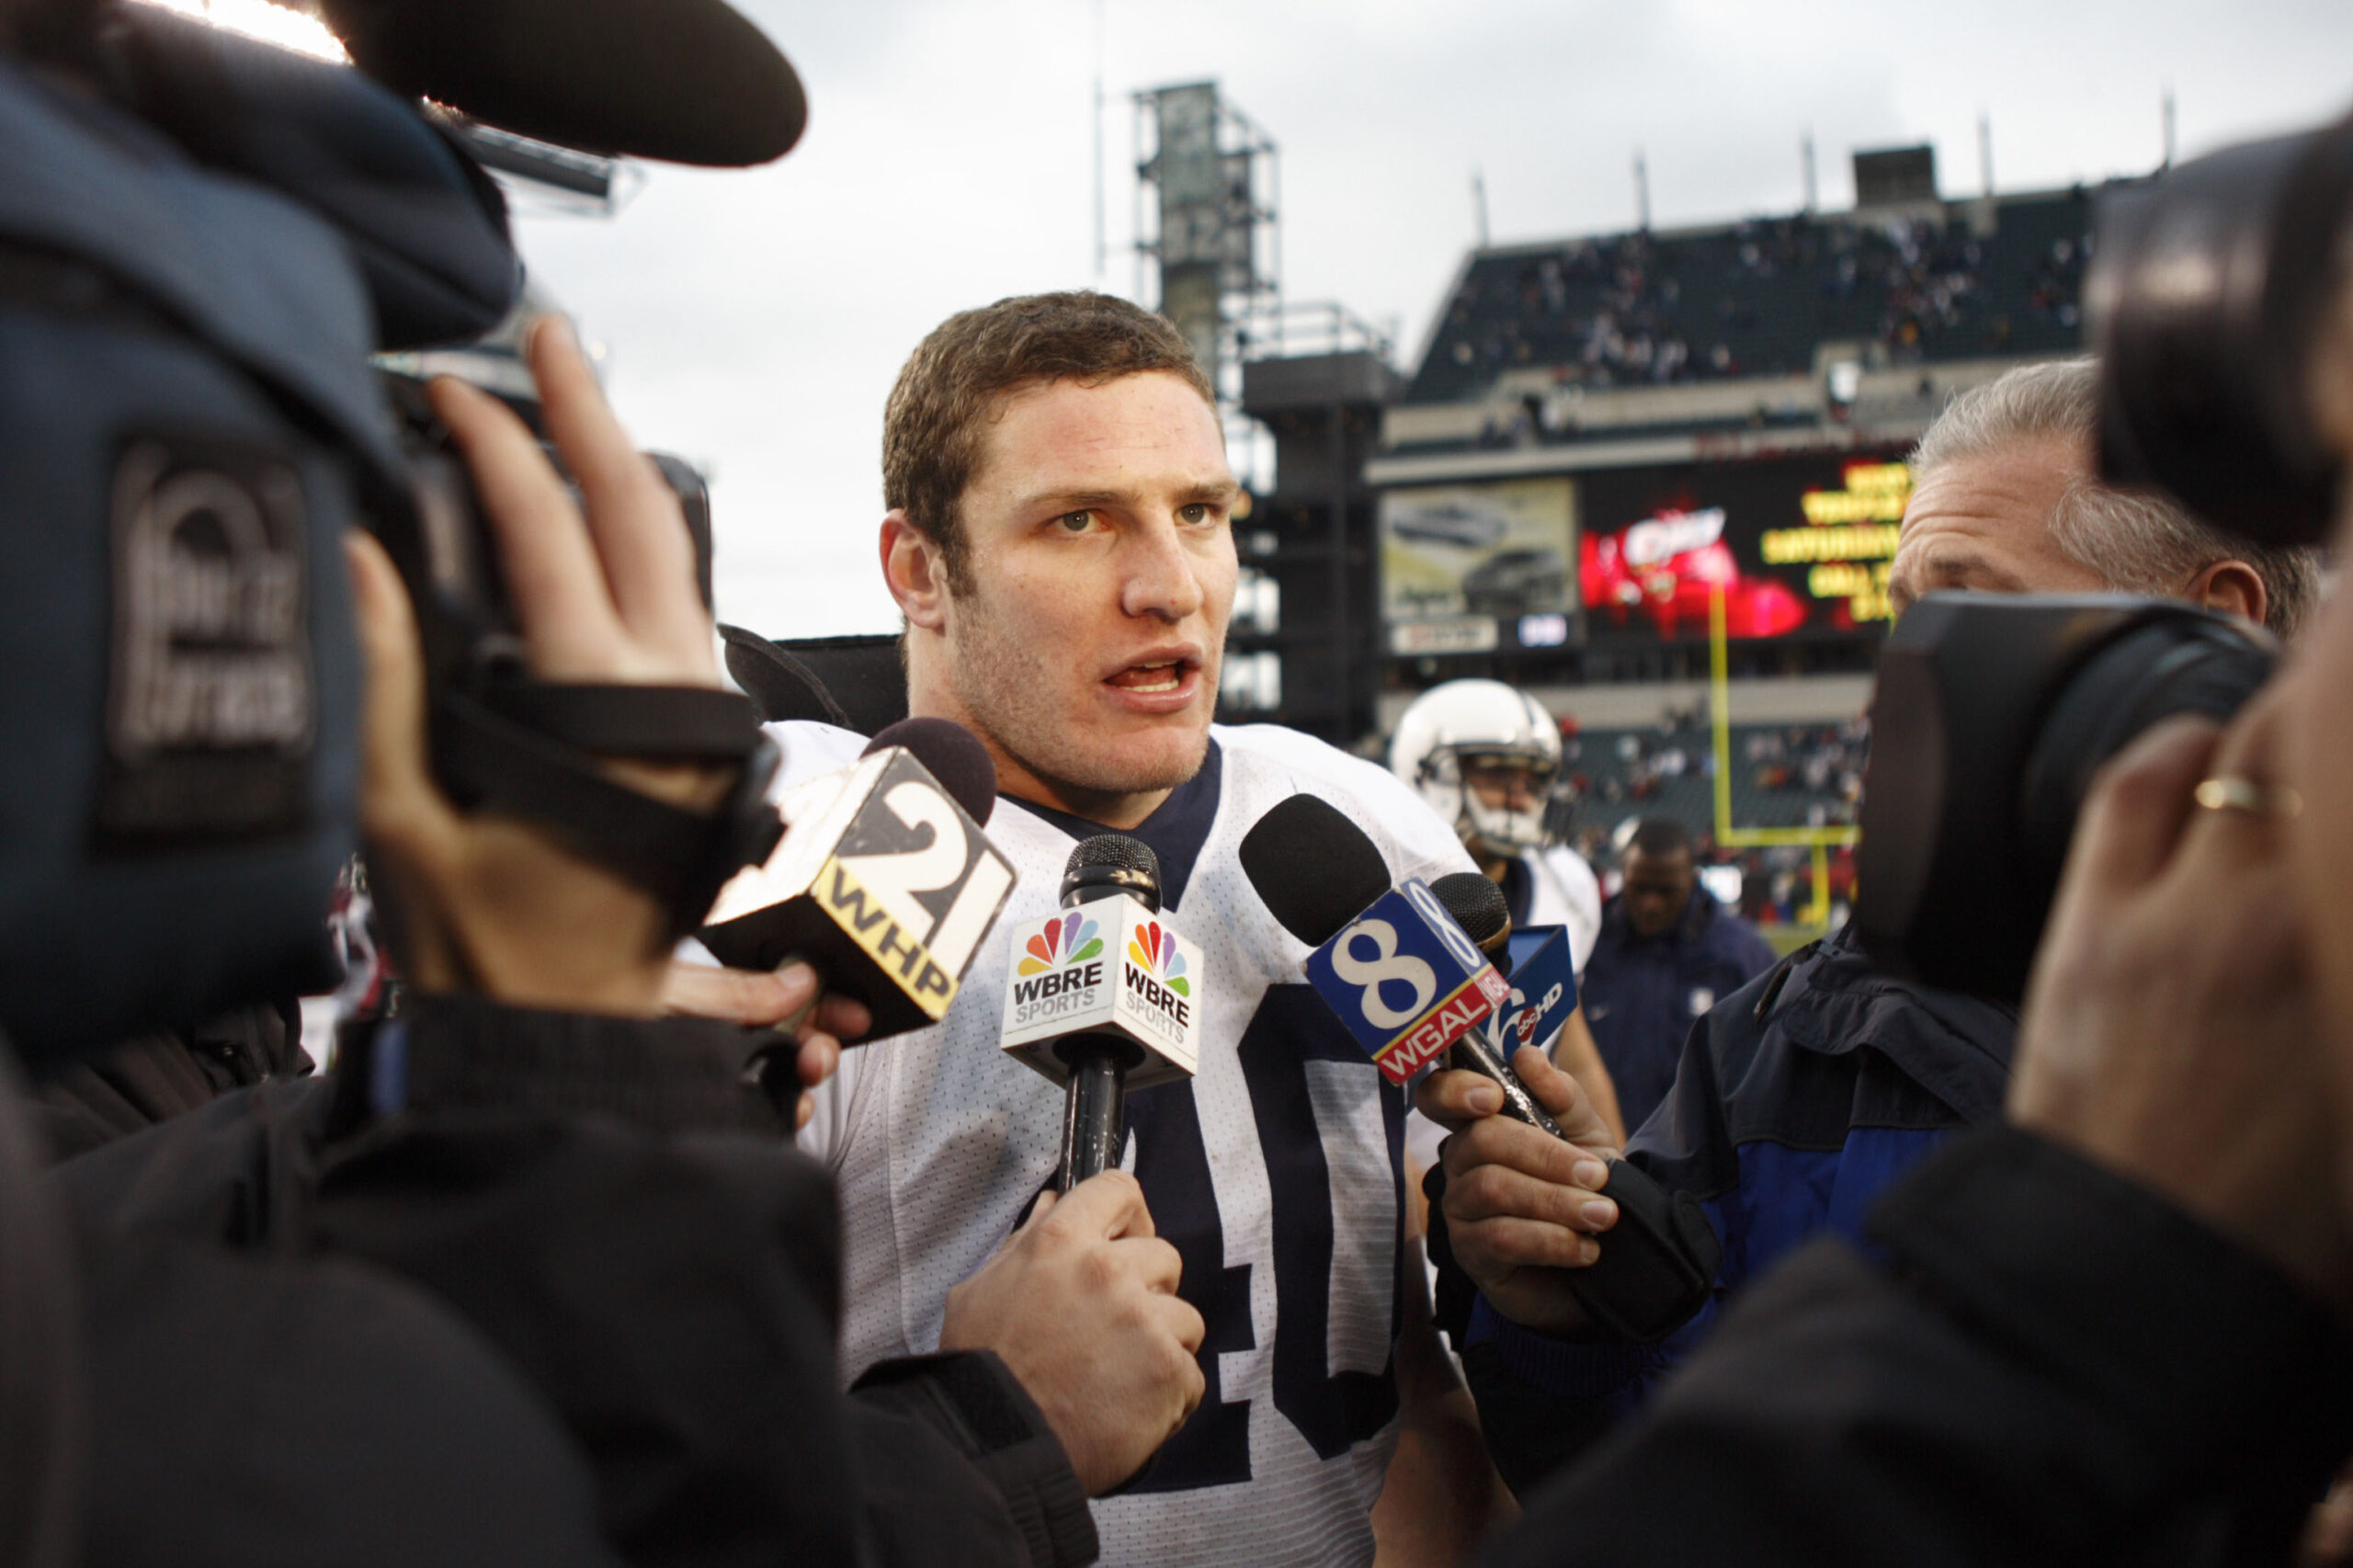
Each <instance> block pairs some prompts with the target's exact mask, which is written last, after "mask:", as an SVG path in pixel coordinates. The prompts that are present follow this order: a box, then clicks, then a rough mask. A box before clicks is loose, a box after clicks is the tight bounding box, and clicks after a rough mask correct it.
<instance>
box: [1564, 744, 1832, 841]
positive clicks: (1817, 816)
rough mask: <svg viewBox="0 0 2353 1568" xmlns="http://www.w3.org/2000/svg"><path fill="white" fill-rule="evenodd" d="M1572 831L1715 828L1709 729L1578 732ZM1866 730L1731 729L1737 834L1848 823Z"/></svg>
mask: <svg viewBox="0 0 2353 1568" xmlns="http://www.w3.org/2000/svg"><path fill="white" fill-rule="evenodd" d="M1564 750H1565V752H1566V754H1567V755H1566V756H1565V758H1564V760H1563V764H1562V768H1561V772H1562V777H1563V781H1564V785H1565V790H1566V792H1567V793H1569V794H1570V795H1572V796H1573V797H1574V812H1573V815H1572V816H1571V819H1570V831H1571V832H1572V833H1573V834H1574V835H1577V836H1579V837H1581V838H1582V837H1584V836H1585V835H1587V834H1589V833H1590V834H1597V835H1598V836H1600V837H1601V838H1604V839H1606V838H1607V837H1608V835H1610V834H1611V833H1612V832H1614V831H1615V830H1616V828H1617V826H1618V824H1620V823H1621V822H1623V821H1625V820H1627V819H1628V818H1630V817H1641V816H1671V817H1674V818H1676V819H1677V820H1678V821H1680V822H1682V823H1684V824H1686V825H1687V826H1688V827H1689V828H1690V829H1691V830H1692V831H1693V832H1694V833H1695V834H1704V833H1707V832H1708V831H1710V830H1711V828H1712V827H1713V825H1714V823H1715V813H1716V808H1715V756H1714V752H1713V749H1712V744H1711V737H1710V735H1709V733H1708V731H1707V730H1706V729H1705V728H1704V727H1701V726H1698V725H1685V726H1682V727H1680V728H1676V729H1660V728H1656V727H1654V728H1650V729H1639V730H1585V731H1582V732H1580V733H1577V734H1576V735H1574V736H1572V737H1570V738H1569V739H1568V740H1567V741H1566V742H1565V743H1564ZM1732 756H1733V769H1732V816H1733V822H1734V823H1736V824H1739V825H1740V826H1742V827H1824V826H1831V825H1836V824H1845V823H1851V822H1853V821H1854V820H1855V804H1856V801H1858V800H1859V799H1860V797H1861V794H1862V775H1863V766H1864V763H1865V762H1866V761H1867V760H1868V758H1869V756H1870V726H1869V725H1868V724H1867V723H1865V722H1863V721H1862V720H1859V719H1858V720H1856V721H1854V722H1851V723H1847V724H1734V725H1733V727H1732Z"/></svg>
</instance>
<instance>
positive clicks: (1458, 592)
mask: <svg viewBox="0 0 2353 1568" xmlns="http://www.w3.org/2000/svg"><path fill="white" fill-rule="evenodd" d="M1575 561H1576V493H1575V489H1574V486H1573V484H1572V483H1571V482H1570V481H1568V480H1566V479H1520V480H1499V481H1495V482H1492V483H1483V484H1441V485H1417V486H1414V487H1412V488H1408V489H1402V490H1392V491H1388V492H1386V493H1384V494H1382V495H1381V619H1383V620H1384V621H1385V622H1386V623H1387V627H1388V632H1389V645H1390V650H1391V652H1392V653H1484V652H1486V651H1488V650H1490V649H1494V648H1496V647H1499V646H1506V647H1509V646H1535V647H1557V646H1559V645H1561V644H1563V643H1565V642H1568V641H1569V640H1570V638H1571V635H1572V633H1573V631H1574V618H1575V614H1576V585H1575V581H1574V571H1575V566H1574V562H1575Z"/></svg>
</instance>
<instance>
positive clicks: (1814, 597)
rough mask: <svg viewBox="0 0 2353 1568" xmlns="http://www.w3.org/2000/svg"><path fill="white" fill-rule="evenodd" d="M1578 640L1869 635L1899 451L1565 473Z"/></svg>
mask: <svg viewBox="0 0 2353 1568" xmlns="http://www.w3.org/2000/svg"><path fill="white" fill-rule="evenodd" d="M1577 491H1578V496H1577V512H1578V523H1579V525H1580V528H1579V538H1578V540H1577V585H1578V597H1579V599H1580V601H1581V607H1582V608H1583V611H1584V622H1585V626H1584V630H1585V634H1586V642H1587V643H1588V644H1590V645H1593V646H1598V647H1608V646H1626V645H1631V644H1635V643H1642V642H1705V641H1707V637H1708V601H1709V597H1710V595H1711V592H1712V591H1713V590H1714V589H1715V588H1716V586H1717V585H1722V588H1723V594H1724V629H1725V633H1726V635H1727V636H1729V637H1731V638H1733V639H1739V640H1751V641H1754V640H1759V639H1772V638H1807V639H1826V638H1847V637H1868V638H1876V637H1878V636H1879V635H1881V633H1882V632H1884V631H1886V629H1887V626H1888V621H1889V610H1888V599H1887V574H1888V568H1889V566H1890V564H1891V563H1892V562H1893V558H1894V555H1895V538H1896V530H1897V525H1898V524H1899V523H1900V522H1901V521H1902V519H1903V517H1904V502H1905V500H1906V499H1907V498H1908V497H1909V496H1910V495H1911V493H1912V475H1911V471H1910V470H1909V469H1908V468H1907V467H1905V466H1904V460H1903V455H1902V454H1901V453H1900V452H1894V453H1878V454H1870V455H1861V454H1851V453H1850V454H1840V455H1836V456H1831V455H1824V456H1806V457H1792V458H1772V459H1766V460H1756V461H1745V462H1720V463H1684V464H1677V465H1676V466H1674V467H1670V468H1655V469H1628V470H1620V471H1616V472H1602V473H1591V474H1586V475H1581V476H1580V477H1579V478H1578V480H1577Z"/></svg>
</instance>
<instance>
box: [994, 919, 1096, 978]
mask: <svg viewBox="0 0 2353 1568" xmlns="http://www.w3.org/2000/svg"><path fill="white" fill-rule="evenodd" d="M1102 951H1103V937H1102V928H1101V927H1100V926H1097V925H1096V924H1095V922H1094V921H1092V920H1089V919H1087V918H1086V916H1085V915H1063V917H1062V918H1061V919H1060V920H1057V921H1055V922H1053V923H1052V924H1051V925H1050V926H1047V927H1046V928H1045V929H1044V930H1042V931H1040V932H1039V933H1038V934H1037V935H1036V936H1034V937H1030V938H1029V950H1028V952H1027V953H1026V954H1025V955H1024V956H1023V958H1022V960H1021V962H1020V964H1019V966H1018V967H1017V969H1016V970H1015V972H1016V973H1017V974H1043V973H1045V972H1046V971H1048V970H1050V969H1064V968H1067V967H1068V966H1070V965H1072V964H1074V963H1085V962H1086V960H1088V959H1091V958H1097V957H1099V956H1101V954H1102Z"/></svg>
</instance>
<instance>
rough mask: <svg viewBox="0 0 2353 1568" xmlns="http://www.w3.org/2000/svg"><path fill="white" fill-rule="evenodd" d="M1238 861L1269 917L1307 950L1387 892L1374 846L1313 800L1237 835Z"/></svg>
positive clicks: (1283, 808)
mask: <svg viewBox="0 0 2353 1568" xmlns="http://www.w3.org/2000/svg"><path fill="white" fill-rule="evenodd" d="M1240 858H1241V860H1242V869H1243V872H1244V874H1245V875H1246V876H1248V877H1249V879H1250V885H1251V886H1252V887H1253V888H1256V890H1257V892H1258V897H1259V898H1260V899H1261V900H1262V901H1264V902H1265V903H1266V905H1267V912H1268V913H1269V914H1271V915H1274V917H1275V918H1276V920H1278V921H1279V922H1280V923H1281V925H1282V928H1283V929H1284V930H1286V931H1288V932H1290V934H1291V935H1292V936H1294V937H1298V938H1299V939H1300V940H1301V941H1302V942H1305V943H1306V944H1307V945H1308V946H1309V947H1311V948H1320V947H1322V946H1323V945H1324V943H1326V942H1328V941H1330V940H1331V939H1332V938H1333V937H1335V936H1336V935H1337V934H1338V932H1339V929H1340V927H1341V926H1346V925H1347V923H1348V922H1349V921H1351V920H1354V919H1355V918H1356V917H1357V916H1358V915H1359V914H1361V913H1363V911H1364V910H1365V909H1366V908H1367V907H1368V906H1369V905H1370V904H1371V903H1373V902H1374V901H1375V900H1377V899H1379V898H1380V897H1381V894H1382V893H1385V892H1388V891H1389V866H1388V863H1387V862H1386V861H1384V860H1382V859H1381V850H1380V849H1379V847H1378V846H1375V845H1374V844H1373V842H1372V840H1371V839H1370V838H1369V837H1367V836H1366V835H1365V832H1364V830H1363V829H1362V828H1360V827H1358V826H1357V824H1354V823H1352V822H1350V821H1349V820H1348V819H1347V817H1346V816H1344V815H1343V814H1341V812H1340V810H1339V808H1338V807H1336V806H1335V805H1333V804H1332V803H1331V802H1330V801H1326V800H1324V798H1323V797H1321V796H1319V795H1293V796H1290V798H1289V799H1287V800H1284V801H1280V802H1279V803H1278V804H1277V805H1276V806H1275V808H1274V809H1273V810H1272V811H1270V812H1267V814H1266V815H1265V816H1262V817H1260V818H1259V819H1258V820H1257V821H1256V823H1255V824H1252V825H1251V828H1250V831H1249V832H1248V833H1246V834H1245V835H1243V837H1242V846H1241V851H1240Z"/></svg>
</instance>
